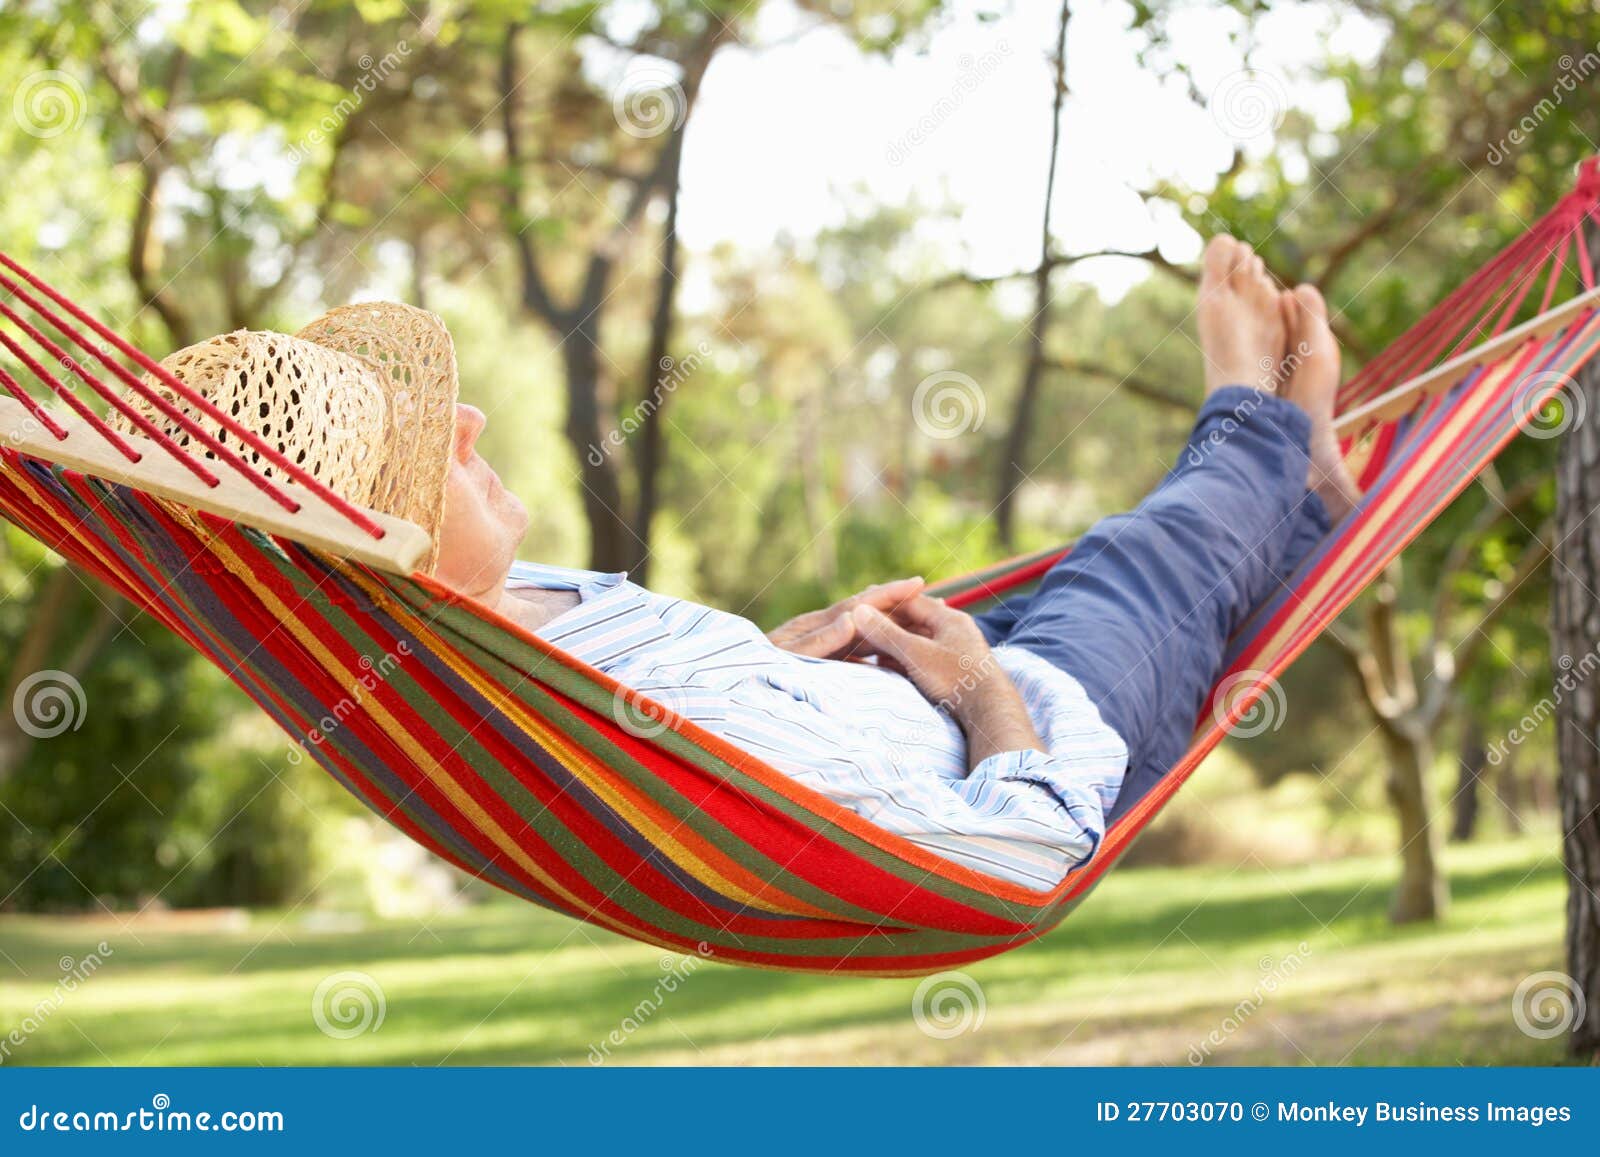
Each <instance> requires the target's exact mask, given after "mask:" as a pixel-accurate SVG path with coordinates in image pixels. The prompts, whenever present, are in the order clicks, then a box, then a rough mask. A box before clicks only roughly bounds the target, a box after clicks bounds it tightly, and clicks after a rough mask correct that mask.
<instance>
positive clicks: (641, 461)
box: [627, 121, 688, 583]
mask: <svg viewBox="0 0 1600 1157" xmlns="http://www.w3.org/2000/svg"><path fill="white" fill-rule="evenodd" d="M687 124H688V122H687V121H685V122H684V123H683V124H680V125H679V126H678V127H677V128H676V129H674V130H673V131H672V136H671V138H670V139H669V140H668V141H667V143H666V146H665V147H666V149H667V158H666V166H665V173H664V175H663V176H662V179H661V180H662V184H663V185H664V186H665V188H666V191H667V216H666V220H664V221H663V222H662V223H661V254H660V260H661V274H660V276H659V277H658V278H657V281H656V308H655V313H654V315H653V316H652V317H651V319H650V351H649V355H648V357H647V358H646V361H645V367H644V383H643V385H644V392H643V394H642V395H641V396H642V399H643V400H642V401H641V403H640V411H639V414H640V417H639V423H640V427H639V448H638V453H637V455H635V459H634V476H635V478H636V480H637V484H638V485H637V489H638V495H637V498H638V501H637V502H636V504H635V506H634V512H633V537H634V539H635V540H636V546H635V549H634V552H633V555H634V557H633V562H632V565H631V566H629V567H628V568H627V569H628V570H629V571H631V572H632V575H633V580H634V582H637V583H645V582H648V581H649V575H650V524H651V523H652V522H654V521H655V516H656V507H657V506H659V505H660V482H661V466H662V463H663V461H664V460H665V458H666V439H665V438H664V437H663V436H662V430H663V427H664V421H665V420H664V418H663V417H662V414H661V411H662V410H664V409H666V406H667V400H668V399H669V398H671V396H672V391H673V390H674V389H676V387H677V379H676V377H675V376H674V375H673V372H672V367H671V363H670V362H669V361H668V356H669V351H670V350H671V345H672V326H673V319H674V317H675V316H676V306H677V295H678V265H679V259H678V253H679V245H678V201H679V198H680V195H681V188H680V181H679V174H680V172H681V170H682V166H683V135H684V129H685V127H686V126H687Z"/></svg>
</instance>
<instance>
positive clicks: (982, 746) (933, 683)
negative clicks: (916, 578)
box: [851, 595, 1045, 770]
mask: <svg viewBox="0 0 1600 1157" xmlns="http://www.w3.org/2000/svg"><path fill="white" fill-rule="evenodd" d="M851 618H852V620H853V621H854V623H855V626H856V630H857V631H858V632H859V633H860V636H861V642H860V644H859V646H858V649H860V650H867V651H870V652H871V653H873V654H876V655H877V656H878V658H879V661H880V662H887V663H888V664H891V665H893V666H895V667H897V668H899V669H900V670H901V671H904V672H905V675H906V678H908V679H910V680H911V681H912V682H913V683H915V684H916V687H917V690H918V691H921V692H922V694H923V695H924V696H925V697H926V698H927V699H928V701H929V702H931V703H933V704H935V705H936V706H939V707H943V708H944V709H945V710H946V711H948V712H950V714H951V715H953V716H954V717H955V720H956V722H957V723H958V724H960V725H961V730H962V732H963V733H965V735H966V737H967V768H968V770H971V769H972V768H975V767H977V766H978V765H979V764H980V763H982V762H983V761H984V760H985V759H988V758H989V757H990V756H993V755H998V754H1001V753H1002V752H1008V751H1026V750H1032V751H1044V750H1045V747H1044V744H1043V743H1042V742H1041V741H1040V739H1039V733H1038V732H1037V731H1036V730H1034V726H1033V721H1032V720H1031V719H1030V718H1028V711H1027V708H1026V707H1025V706H1024V705H1023V702H1022V696H1021V695H1019V694H1017V689H1016V686H1015V685H1014V684H1013V683H1012V682H1011V678H1010V676H1008V675H1007V674H1006V673H1005V671H1004V670H1003V669H1002V668H1001V666H1000V664H999V663H998V662H997V661H996V660H995V657H994V653H993V652H992V651H991V650H990V649H989V642H988V640H987V639H985V638H984V637H983V632H982V631H980V630H979V629H978V624H977V623H976V622H974V621H973V618H972V616H971V615H969V614H967V613H965V612H964V611H958V610H955V609H953V608H951V607H948V606H946V605H945V604H944V601H943V600H942V599H935V598H929V597H928V596H927V595H918V596H917V597H916V598H914V599H908V600H906V601H905V602H902V603H901V604H900V605H899V606H898V607H896V608H894V610H893V611H892V614H891V615H885V614H884V613H883V612H882V611H880V610H878V609H877V608H876V607H872V606H858V607H856V608H855V609H854V610H852V611H851Z"/></svg>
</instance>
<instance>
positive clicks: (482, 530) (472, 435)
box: [434, 404, 528, 605]
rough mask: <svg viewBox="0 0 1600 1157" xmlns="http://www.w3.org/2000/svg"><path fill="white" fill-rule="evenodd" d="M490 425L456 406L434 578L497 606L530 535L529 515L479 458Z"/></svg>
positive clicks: (478, 412) (468, 409) (473, 409)
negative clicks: (485, 429)
mask: <svg viewBox="0 0 1600 1157" xmlns="http://www.w3.org/2000/svg"><path fill="white" fill-rule="evenodd" d="M486 421H487V419H486V418H485V417H484V415H483V411H482V410H479V409H478V408H477V407H475V406H467V405H459V404H458V405H457V406H456V428H455V440H454V442H453V444H452V446H451V454H450V473H449V475H448V477H447V478H446V479H445V492H444V519H443V521H442V522H441V523H440V524H439V563H438V566H437V567H435V568H434V577H436V578H437V579H438V580H439V581H440V582H442V583H444V584H445V585H446V586H448V587H451V588H453V589H455V590H457V591H460V592H461V593H462V594H464V595H470V596H472V597H473V598H476V599H479V600H481V601H484V602H488V603H490V604H491V605H492V604H493V603H495V602H496V601H497V600H498V598H499V593H500V590H501V588H502V587H504V585H505V580H506V574H507V572H509V571H510V569H511V564H512V562H513V561H514V560H515V559H516V554H517V544H518V543H520V542H521V541H522V536H523V535H524V534H526V533H527V531H528V511H527V509H526V508H525V507H524V506H523V505H522V501H521V499H519V498H518V497H517V496H516V495H515V494H512V493H511V491H509V490H507V489H506V488H505V487H504V486H502V485H501V484H500V477H499V475H497V474H496V473H495V472H494V471H493V470H492V469H491V468H490V466H489V463H487V462H485V461H484V460H483V457H482V455H480V454H479V453H478V450H477V445H478V435H479V434H481V433H483V427H484V424H485V422H486Z"/></svg>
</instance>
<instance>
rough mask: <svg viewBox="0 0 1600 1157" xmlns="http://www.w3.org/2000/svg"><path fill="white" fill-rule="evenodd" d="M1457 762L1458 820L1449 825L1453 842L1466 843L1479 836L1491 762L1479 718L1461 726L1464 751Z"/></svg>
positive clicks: (1468, 720) (1456, 802) (1456, 810)
mask: <svg viewBox="0 0 1600 1157" xmlns="http://www.w3.org/2000/svg"><path fill="white" fill-rule="evenodd" d="M1457 762H1458V763H1459V764H1460V777H1459V778H1458V779H1457V780H1456V797H1455V803H1454V809H1455V818H1454V820H1453V822H1452V823H1451V825H1450V840H1451V842H1452V843H1457V844H1464V843H1466V842H1467V841H1468V840H1470V839H1472V837H1473V836H1475V835H1477V834H1478V814H1479V812H1480V811H1481V810H1482V808H1481V804H1482V801H1483V790H1482V789H1483V770H1484V768H1485V767H1487V766H1488V763H1489V752H1488V751H1487V750H1486V749H1485V748H1484V746H1483V727H1482V726H1481V725H1480V724H1479V723H1478V721H1477V720H1476V719H1472V718H1470V717H1469V718H1468V719H1466V720H1465V721H1464V722H1463V723H1462V724H1461V751H1460V753H1459V756H1458V759H1457Z"/></svg>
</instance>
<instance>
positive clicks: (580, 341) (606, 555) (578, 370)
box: [561, 320, 635, 571]
mask: <svg viewBox="0 0 1600 1157" xmlns="http://www.w3.org/2000/svg"><path fill="white" fill-rule="evenodd" d="M594 329H595V327H594V325H593V324H592V320H591V322H585V323H580V324H579V325H578V326H577V327H576V328H574V329H572V330H570V331H569V332H568V333H566V334H565V335H564V336H563V340H562V342H561V359H562V362H563V364H564V366H565V368H566V371H567V372H566V379H567V428H566V434H567V441H568V443H570V444H571V446H572V452H573V454H575V455H576V456H577V458H578V468H579V471H580V475H579V477H580V480H581V482H582V485H583V512H584V515H585V517H586V520H587V521H588V524H589V566H590V568H591V569H593V570H601V571H617V570H627V569H628V566H629V564H630V563H631V562H632V561H633V560H634V557H635V549H634V538H633V531H632V529H631V528H630V526H629V525H628V516H627V511H626V509H625V508H624V506H623V502H622V484H621V481H620V478H619V475H620V471H619V470H618V469H617V459H616V456H615V455H614V454H611V453H608V452H607V451H608V450H609V449H610V448H611V447H610V446H609V444H608V442H607V433H608V431H606V430H604V429H602V428H601V423H600V413H601V405H600V397H601V394H602V390H601V381H600V360H601V353H600V345H599V335H598V334H597V333H596V332H594Z"/></svg>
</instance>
